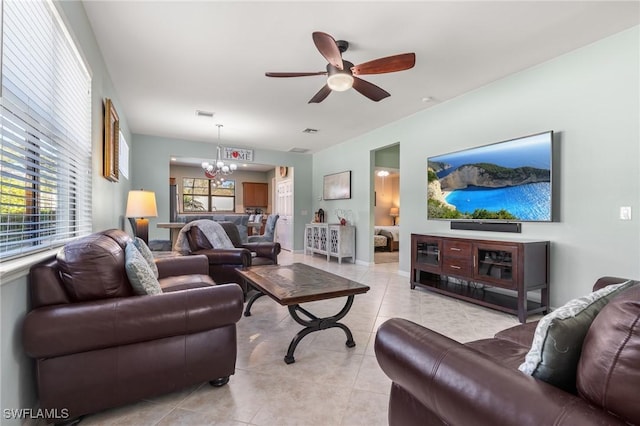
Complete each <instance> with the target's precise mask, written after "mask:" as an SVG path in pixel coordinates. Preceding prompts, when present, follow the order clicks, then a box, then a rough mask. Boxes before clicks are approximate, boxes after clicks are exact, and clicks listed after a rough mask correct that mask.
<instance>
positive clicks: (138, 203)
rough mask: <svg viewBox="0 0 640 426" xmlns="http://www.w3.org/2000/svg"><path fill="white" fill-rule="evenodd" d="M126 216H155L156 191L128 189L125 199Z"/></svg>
mask: <svg viewBox="0 0 640 426" xmlns="http://www.w3.org/2000/svg"><path fill="white" fill-rule="evenodd" d="M125 216H127V217H156V216H158V208H157V206H156V193H155V192H153V191H143V190H140V191H129V197H128V199H127V212H126V214H125Z"/></svg>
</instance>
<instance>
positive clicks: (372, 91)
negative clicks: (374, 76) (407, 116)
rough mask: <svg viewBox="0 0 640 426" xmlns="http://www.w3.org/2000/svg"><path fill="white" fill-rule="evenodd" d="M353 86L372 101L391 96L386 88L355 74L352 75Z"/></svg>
mask: <svg viewBox="0 0 640 426" xmlns="http://www.w3.org/2000/svg"><path fill="white" fill-rule="evenodd" d="M353 88H354V89H356V90H357V91H358V92H360V93H361V94H363V95H364V96H366V97H367V98H369V99H371V100H372V101H374V102H378V101H380V100H382V99H384V98H386V97H387V96H391V94H390V93H389V92H387V91H386V90H384V89H381V88H380V87H378V86H376V85H375V84H373V83H369V82H368V81H365V80H363V79H361V78H358V77H355V76H354V77H353Z"/></svg>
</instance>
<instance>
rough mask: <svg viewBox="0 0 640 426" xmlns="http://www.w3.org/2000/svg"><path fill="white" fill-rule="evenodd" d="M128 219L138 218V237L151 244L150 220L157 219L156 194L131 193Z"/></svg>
mask: <svg viewBox="0 0 640 426" xmlns="http://www.w3.org/2000/svg"><path fill="white" fill-rule="evenodd" d="M126 216H127V217H133V218H136V229H135V234H136V237H139V238H140V239H142V240H143V241H144V242H145V244H149V219H146V218H147V217H157V216H158V208H157V207H156V193H155V192H153V191H144V190H139V191H129V197H128V199H127V213H126Z"/></svg>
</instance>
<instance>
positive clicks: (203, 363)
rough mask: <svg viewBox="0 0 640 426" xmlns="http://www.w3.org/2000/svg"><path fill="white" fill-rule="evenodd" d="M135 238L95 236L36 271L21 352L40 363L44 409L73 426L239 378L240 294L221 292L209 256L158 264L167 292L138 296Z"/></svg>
mask: <svg viewBox="0 0 640 426" xmlns="http://www.w3.org/2000/svg"><path fill="white" fill-rule="evenodd" d="M129 239H130V238H129V236H128V235H127V234H125V233H124V232H122V231H119V230H109V231H105V232H102V233H97V234H92V235H89V236H87V237H83V238H80V239H78V240H74V241H72V242H71V243H68V244H67V245H66V246H65V247H64V248H63V249H62V250H61V252H60V253H59V254H58V256H56V257H54V258H51V259H48V260H46V261H44V262H42V263H40V264H37V265H34V266H33V267H32V268H31V271H30V275H29V288H30V292H31V305H32V306H31V311H30V312H29V313H28V314H27V315H26V317H25V319H24V323H23V346H24V349H25V352H26V353H27V355H28V356H30V357H31V358H34V359H35V360H36V369H37V374H36V377H37V387H38V394H39V404H40V408H42V409H46V410H53V409H56V410H57V411H56V412H57V413H62V412H63V411H62V410H63V409H67V410H68V415H69V418H70V419H75V418H78V417H81V416H83V415H85V414H89V413H94V412H97V411H100V410H104V409H107V408H112V407H116V406H119V405H124V404H128V403H131V402H135V401H138V400H140V399H142V398H149V397H153V396H156V395H161V394H165V393H169V392H173V391H176V390H179V389H181V388H184V387H187V386H191V385H194V384H197V383H201V382H204V381H209V382H210V383H211V384H212V385H223V384H225V383H227V381H228V379H229V376H230V375H231V374H233V373H234V371H235V361H236V354H237V344H236V325H235V324H236V322H237V321H238V320H239V319H240V316H241V313H242V305H243V297H242V292H241V290H240V287H239V286H238V285H236V284H228V285H218V286H216V285H215V283H214V281H213V280H212V279H211V278H210V277H209V275H208V263H207V259H206V257H205V256H184V257H182V256H177V257H170V258H163V259H158V260H157V262H156V264H157V266H158V272H159V282H160V285H161V287H162V289H163V293H162V294H160V295H155V296H146V295H145V296H135V295H133V290H132V287H131V284H130V283H129V282H128V279H127V275H126V272H125V266H124V247H125V246H126V243H127V241H129ZM69 418H68V419H57V420H59V421H65V420H69Z"/></svg>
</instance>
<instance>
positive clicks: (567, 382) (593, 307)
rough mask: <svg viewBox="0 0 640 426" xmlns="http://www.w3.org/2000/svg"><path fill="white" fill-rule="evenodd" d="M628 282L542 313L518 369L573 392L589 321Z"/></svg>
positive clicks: (611, 286)
mask: <svg viewBox="0 0 640 426" xmlns="http://www.w3.org/2000/svg"><path fill="white" fill-rule="evenodd" d="M631 284H632V281H627V282H624V283H621V284H616V285H610V286H607V287H604V288H602V289H600V290H598V291H595V292H593V293H590V294H588V295H586V296H583V297H580V298H578V299H574V300H571V301H569V302H567V303H566V304H565V305H564V306H562V307H560V308H558V309H556V310H555V311H553V312H552V313H550V314H548V315H545V316H544V317H543V318H542V319H541V320H540V322H539V323H538V326H537V327H536V331H535V333H534V336H533V343H532V344H531V349H530V350H529V352H528V353H527V355H526V357H525V360H524V363H522V365H520V367H519V368H518V369H519V370H520V371H522V372H523V373H525V374H529V375H531V376H533V377H536V378H538V379H540V380H543V381H545V382H547V383H550V384H552V385H554V386H556V387H558V388H561V389H564V390H566V391H568V392H575V390H576V371H577V367H578V361H579V360H580V353H581V352H582V342H583V341H584V338H585V336H586V334H587V331H588V330H589V327H590V326H591V323H592V322H593V320H594V319H595V317H596V315H598V312H600V310H601V309H602V308H603V307H604V306H605V305H606V304H607V303H608V302H609V300H611V299H612V298H613V297H614V296H615V295H616V294H618V293H619V292H621V291H622V290H624V289H626V288H627V287H628V286H630V285H631Z"/></svg>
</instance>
